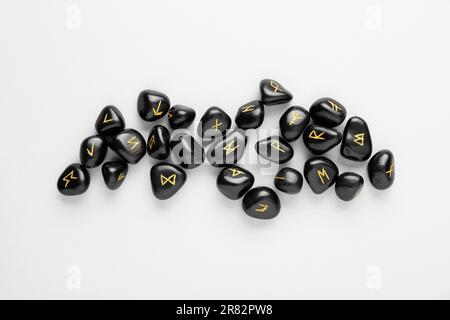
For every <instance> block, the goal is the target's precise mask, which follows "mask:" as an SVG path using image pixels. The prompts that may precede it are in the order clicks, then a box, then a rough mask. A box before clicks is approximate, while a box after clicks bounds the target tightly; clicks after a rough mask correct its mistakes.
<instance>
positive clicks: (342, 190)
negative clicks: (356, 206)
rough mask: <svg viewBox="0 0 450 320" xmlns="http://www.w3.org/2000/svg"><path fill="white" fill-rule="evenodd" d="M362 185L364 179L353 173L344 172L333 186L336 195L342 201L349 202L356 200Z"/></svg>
mask: <svg viewBox="0 0 450 320" xmlns="http://www.w3.org/2000/svg"><path fill="white" fill-rule="evenodd" d="M363 185H364V179H363V177H361V176H360V175H359V174H357V173H354V172H344V173H343V174H341V175H340V176H339V177H338V178H337V180H336V184H335V190H336V195H337V196H338V198H339V199H341V200H343V201H350V200H353V199H354V198H356V196H357V195H358V194H359V192H360V191H361V189H362V187H363Z"/></svg>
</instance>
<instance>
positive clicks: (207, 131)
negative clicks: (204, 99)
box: [197, 107, 231, 141]
mask: <svg viewBox="0 0 450 320" xmlns="http://www.w3.org/2000/svg"><path fill="white" fill-rule="evenodd" d="M230 127H231V118H230V116H229V115H228V114H226V112H225V111H223V110H222V109H221V108H219V107H210V108H208V110H206V111H205V113H204V114H203V116H202V118H201V119H200V123H199V124H198V128H197V132H198V135H199V136H200V137H201V138H202V139H203V140H204V141H211V140H214V139H215V138H217V137H222V136H223V135H224V134H225V132H226V131H227V130H228V129H229V128H230Z"/></svg>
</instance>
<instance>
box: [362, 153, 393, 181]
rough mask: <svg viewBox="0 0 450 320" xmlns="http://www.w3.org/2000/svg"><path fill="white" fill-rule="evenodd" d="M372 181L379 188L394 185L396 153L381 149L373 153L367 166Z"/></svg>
mask: <svg viewBox="0 0 450 320" xmlns="http://www.w3.org/2000/svg"><path fill="white" fill-rule="evenodd" d="M367 171H368V173H369V179H370V183H371V184H372V185H373V186H374V187H375V188H376V189H378V190H384V189H387V188H389V187H390V186H392V184H393V183H394V180H395V161H394V155H393V154H392V152H391V151H389V150H386V149H385V150H381V151H378V152H377V153H375V154H374V155H373V157H372V158H371V159H370V161H369V164H368V166H367Z"/></svg>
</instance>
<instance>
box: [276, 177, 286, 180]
mask: <svg viewBox="0 0 450 320" xmlns="http://www.w3.org/2000/svg"><path fill="white" fill-rule="evenodd" d="M275 180H286V177H280V176H276V177H275Z"/></svg>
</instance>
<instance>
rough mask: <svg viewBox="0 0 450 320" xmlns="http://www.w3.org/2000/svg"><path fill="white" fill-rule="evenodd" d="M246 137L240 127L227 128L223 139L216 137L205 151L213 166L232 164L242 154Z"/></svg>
mask: <svg viewBox="0 0 450 320" xmlns="http://www.w3.org/2000/svg"><path fill="white" fill-rule="evenodd" d="M246 144H247V137H246V135H245V131H244V130H242V129H235V130H229V131H228V133H227V134H226V135H225V137H224V138H223V139H220V138H217V139H216V141H215V142H214V143H213V144H212V145H211V146H210V148H209V149H208V152H207V153H206V158H207V159H208V162H209V163H210V164H211V165H212V166H214V167H223V166H226V165H232V164H235V163H237V162H238V161H239V159H240V158H242V156H243V155H244V152H245V146H246Z"/></svg>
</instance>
